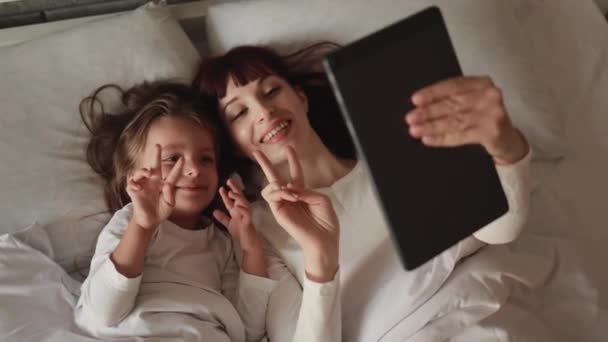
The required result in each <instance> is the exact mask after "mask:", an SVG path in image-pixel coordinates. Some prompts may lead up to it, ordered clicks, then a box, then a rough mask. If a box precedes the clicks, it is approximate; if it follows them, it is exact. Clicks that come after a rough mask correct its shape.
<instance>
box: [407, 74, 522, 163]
mask: <svg viewBox="0 0 608 342" xmlns="http://www.w3.org/2000/svg"><path fill="white" fill-rule="evenodd" d="M412 102H413V103H414V106H415V108H414V109H413V110H412V111H410V112H409V113H407V114H406V116H405V121H406V122H407V124H408V125H409V131H410V134H411V135H412V136H413V137H415V138H420V139H421V140H422V142H423V143H424V144H425V145H427V146H437V147H442V146H444V147H448V146H459V145H465V144H481V145H482V146H483V147H484V148H485V149H486V151H487V152H488V153H489V154H490V155H491V156H492V157H493V158H494V161H495V162H496V163H497V164H511V163H514V162H516V161H518V160H520V159H521V158H523V157H524V156H525V155H526V153H527V152H528V144H527V142H526V139H525V138H524V136H523V135H522V134H521V133H520V132H519V130H518V129H517V128H515V127H514V126H513V124H512V123H511V120H510V119H509V115H508V113H507V110H506V108H505V106H504V103H503V97H502V93H501V91H500V89H498V87H496V85H495V84H494V82H493V81H492V79H490V78H489V77H472V76H467V77H457V78H452V79H448V80H445V81H441V82H438V83H436V84H433V85H430V86H428V87H426V88H423V89H421V90H419V91H417V92H416V93H415V94H414V95H413V96H412Z"/></svg>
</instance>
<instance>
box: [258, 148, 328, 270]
mask: <svg viewBox="0 0 608 342" xmlns="http://www.w3.org/2000/svg"><path fill="white" fill-rule="evenodd" d="M286 154H287V161H288V163H289V173H290V175H291V181H284V180H282V179H281V178H280V177H279V176H278V173H277V172H276V171H275V169H274V167H273V166H272V164H271V163H270V161H269V160H268V158H267V157H266V156H265V155H264V153H262V152H260V151H256V152H254V154H253V155H254V157H255V159H256V160H257V162H258V164H259V165H260V167H261V168H262V171H263V172H264V174H265V175H266V179H267V180H268V185H267V186H266V187H265V188H264V189H263V190H262V197H263V198H264V199H265V200H266V202H268V204H269V206H270V210H271V211H272V214H273V215H274V217H275V219H276V220H277V222H278V223H279V224H280V225H281V227H283V229H285V230H286V231H287V233H288V234H289V235H291V237H292V238H293V239H294V240H296V242H297V243H298V244H299V245H300V247H302V250H303V252H304V257H305V263H306V271H307V273H308V277H309V278H311V279H313V280H318V281H326V280H331V279H333V276H334V274H335V272H336V270H337V267H338V245H339V237H340V227H339V223H338V218H337V216H336V213H335V211H334V208H333V206H332V203H331V200H330V199H329V198H328V197H327V196H326V195H324V194H322V193H319V192H316V191H313V190H310V189H306V188H305V186H304V174H303V172H302V167H301V165H300V162H299V160H298V158H297V155H296V151H295V150H294V149H293V147H291V146H289V147H287V149H286Z"/></svg>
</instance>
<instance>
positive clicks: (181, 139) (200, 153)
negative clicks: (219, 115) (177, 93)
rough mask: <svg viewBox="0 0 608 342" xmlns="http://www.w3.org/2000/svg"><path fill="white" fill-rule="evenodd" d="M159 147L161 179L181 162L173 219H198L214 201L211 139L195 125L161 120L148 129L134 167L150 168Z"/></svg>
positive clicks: (176, 119) (215, 176) (173, 119)
mask: <svg viewBox="0 0 608 342" xmlns="http://www.w3.org/2000/svg"><path fill="white" fill-rule="evenodd" d="M156 144H159V145H160V146H161V168H162V175H163V177H166V176H167V175H168V174H169V171H170V170H171V168H172V167H173V165H175V162H177V160H178V159H179V157H183V158H184V166H183V169H182V174H181V176H180V177H179V178H178V180H177V182H176V189H175V209H174V210H173V213H172V217H183V216H190V215H200V213H201V212H202V211H203V210H204V209H205V208H207V206H209V204H210V203H211V201H212V200H213V198H214V196H215V193H216V192H217V187H218V174H217V164H216V157H215V146H214V142H213V138H212V135H211V134H210V133H209V131H208V130H207V129H205V128H203V127H201V126H200V125H199V124H198V123H197V122H195V121H193V120H190V119H187V118H181V117H160V118H158V119H156V120H154V122H152V124H151V126H150V130H149V131H148V135H147V138H146V144H145V146H144V151H143V157H142V158H140V160H138V161H137V167H140V168H141V167H153V166H154V165H155V162H156V152H155V147H154V146H155V145H156Z"/></svg>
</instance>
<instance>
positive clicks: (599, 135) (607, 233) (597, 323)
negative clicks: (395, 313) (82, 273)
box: [0, 51, 608, 342]
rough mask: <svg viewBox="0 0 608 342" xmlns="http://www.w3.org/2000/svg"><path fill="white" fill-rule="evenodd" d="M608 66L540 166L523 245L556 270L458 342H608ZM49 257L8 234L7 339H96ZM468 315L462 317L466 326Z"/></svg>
mask: <svg viewBox="0 0 608 342" xmlns="http://www.w3.org/2000/svg"><path fill="white" fill-rule="evenodd" d="M602 59H603V63H601V65H600V66H598V68H597V70H596V72H594V73H593V75H595V76H594V77H595V79H594V80H593V81H592V82H590V83H589V84H590V87H589V89H587V91H586V96H583V97H580V98H579V99H578V100H577V104H576V105H574V104H571V107H572V108H575V109H576V110H571V111H570V112H569V113H567V117H566V120H567V121H566V125H565V126H566V144H565V145H566V146H568V147H569V151H568V155H567V157H566V158H565V159H564V160H562V161H561V162H559V163H554V162H535V163H534V165H533V173H534V174H535V177H536V179H537V180H538V182H539V185H538V187H537V188H536V190H535V193H534V194H533V201H532V208H531V211H530V222H529V229H528V231H527V232H526V233H525V234H524V236H522V238H521V239H520V240H519V241H518V242H516V246H523V247H525V248H534V246H538V247H539V248H540V247H541V246H542V247H543V248H547V245H551V246H550V248H553V249H554V251H555V253H556V254H555V256H556V258H555V262H556V264H555V269H554V270H553V272H552V273H551V276H550V277H549V279H548V281H547V282H546V284H545V285H544V286H543V287H542V288H540V289H539V290H538V291H535V292H534V293H528V292H524V291H515V295H514V296H512V297H511V298H510V299H509V300H508V301H507V303H506V304H505V305H503V307H502V309H501V310H500V311H499V312H498V313H497V314H495V315H493V316H491V317H490V318H488V319H486V320H484V321H482V322H481V323H480V324H477V325H474V326H472V327H469V328H467V329H465V330H464V331H463V332H462V334H460V335H459V336H453V340H454V341H472V340H475V341H477V340H485V339H486V338H487V339H490V338H489V336H493V338H492V339H491V340H518V341H519V340H531V341H541V340H551V341H558V340H564V341H572V340H576V341H602V340H604V339H605V338H606V336H608V224H607V223H606V222H607V220H606V213H608V204H607V201H606V198H608V179H606V178H607V176H608V134H606V133H607V132H606V131H607V130H608V115H606V113H607V112H608V52H607V51H604V52H603V56H602ZM32 247H33V248H32ZM50 253H52V248H51V247H50V244H49V239H48V236H46V232H45V231H44V230H43V229H41V228H40V227H38V226H33V227H30V228H29V229H28V230H27V231H24V232H22V233H21V234H17V235H16V236H9V235H3V236H0V340H1V341H19V342H21V341H94V339H91V338H88V337H86V336H85V335H84V334H82V333H81V332H80V331H79V330H78V329H77V328H76V327H75V325H74V323H73V318H72V308H73V305H74V304H75V301H76V296H77V295H78V292H79V285H80V283H79V282H78V281H74V280H73V279H72V278H71V277H69V276H68V275H67V274H66V273H65V271H64V270H63V269H62V268H61V267H60V266H59V265H57V264H55V263H54V262H53V261H52V260H51V259H50V258H48V257H47V255H51V254H50ZM466 314H467V313H466V312H454V315H455V316H459V318H462V316H463V315H466ZM441 328H442V326H440V325H438V326H436V327H435V332H436V333H437V334H440V333H441ZM431 335H432V334H430V335H427V336H431Z"/></svg>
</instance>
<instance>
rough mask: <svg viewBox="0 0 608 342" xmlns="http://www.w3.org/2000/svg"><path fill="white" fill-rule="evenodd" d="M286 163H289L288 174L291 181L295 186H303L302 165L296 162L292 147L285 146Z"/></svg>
mask: <svg viewBox="0 0 608 342" xmlns="http://www.w3.org/2000/svg"><path fill="white" fill-rule="evenodd" d="M287 162H288V163H289V174H290V175H291V181H292V182H293V183H294V184H295V185H296V186H304V172H303V171H302V165H301V164H300V161H299V160H298V156H297V154H296V150H295V149H294V148H293V147H292V146H287Z"/></svg>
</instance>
